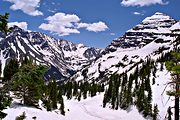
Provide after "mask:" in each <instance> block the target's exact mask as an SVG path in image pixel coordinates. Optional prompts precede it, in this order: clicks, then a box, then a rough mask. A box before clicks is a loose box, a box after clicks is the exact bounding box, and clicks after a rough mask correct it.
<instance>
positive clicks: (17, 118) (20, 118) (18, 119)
mask: <svg viewBox="0 0 180 120" xmlns="http://www.w3.org/2000/svg"><path fill="white" fill-rule="evenodd" d="M24 119H26V113H25V112H23V114H22V115H19V116H18V117H16V120H24Z"/></svg>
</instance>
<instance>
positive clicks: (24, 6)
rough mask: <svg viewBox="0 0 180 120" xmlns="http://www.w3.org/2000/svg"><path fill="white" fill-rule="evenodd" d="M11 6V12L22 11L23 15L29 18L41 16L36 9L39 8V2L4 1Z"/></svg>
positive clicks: (36, 0) (37, 0)
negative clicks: (29, 16)
mask: <svg viewBox="0 0 180 120" xmlns="http://www.w3.org/2000/svg"><path fill="white" fill-rule="evenodd" d="M4 1H8V2H10V3H13V5H11V6H10V8H11V9H12V10H22V11H23V12H24V13H26V14H28V15H31V16H39V15H43V13H42V12H41V11H39V10H37V8H38V7H39V4H40V0H4Z"/></svg>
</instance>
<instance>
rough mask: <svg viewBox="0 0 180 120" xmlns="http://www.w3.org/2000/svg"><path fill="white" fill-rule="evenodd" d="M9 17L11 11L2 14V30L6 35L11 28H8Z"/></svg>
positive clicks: (0, 22) (0, 17) (0, 16)
mask: <svg viewBox="0 0 180 120" xmlns="http://www.w3.org/2000/svg"><path fill="white" fill-rule="evenodd" d="M8 19H9V13H5V15H0V31H2V32H3V33H4V34H5V35H7V33H8V32H9V31H10V30H11V29H10V28H8Z"/></svg>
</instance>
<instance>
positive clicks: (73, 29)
mask: <svg viewBox="0 0 180 120" xmlns="http://www.w3.org/2000/svg"><path fill="white" fill-rule="evenodd" d="M45 20H47V21H48V23H42V24H41V25H40V26H39V28H40V29H43V30H47V31H50V32H52V33H56V34H58V35H60V36H65V35H69V34H71V33H80V31H79V29H80V28H85V29H86V30H88V31H93V32H100V31H105V30H106V29H108V27H107V25H106V24H105V23H103V22H101V21H100V22H98V23H92V24H88V23H80V21H81V20H80V18H79V17H78V16H77V15H75V14H65V13H56V14H54V15H53V16H49V17H47V18H46V19H45Z"/></svg>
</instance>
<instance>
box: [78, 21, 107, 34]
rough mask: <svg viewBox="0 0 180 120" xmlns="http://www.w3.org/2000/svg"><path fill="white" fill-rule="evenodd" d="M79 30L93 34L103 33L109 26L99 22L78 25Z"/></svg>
mask: <svg viewBox="0 0 180 120" xmlns="http://www.w3.org/2000/svg"><path fill="white" fill-rule="evenodd" d="M77 27H78V28H86V30H88V31H92V32H101V31H105V30H107V29H108V26H107V25H106V24H105V23H104V22H101V21H99V22H97V23H78V24H77Z"/></svg>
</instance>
